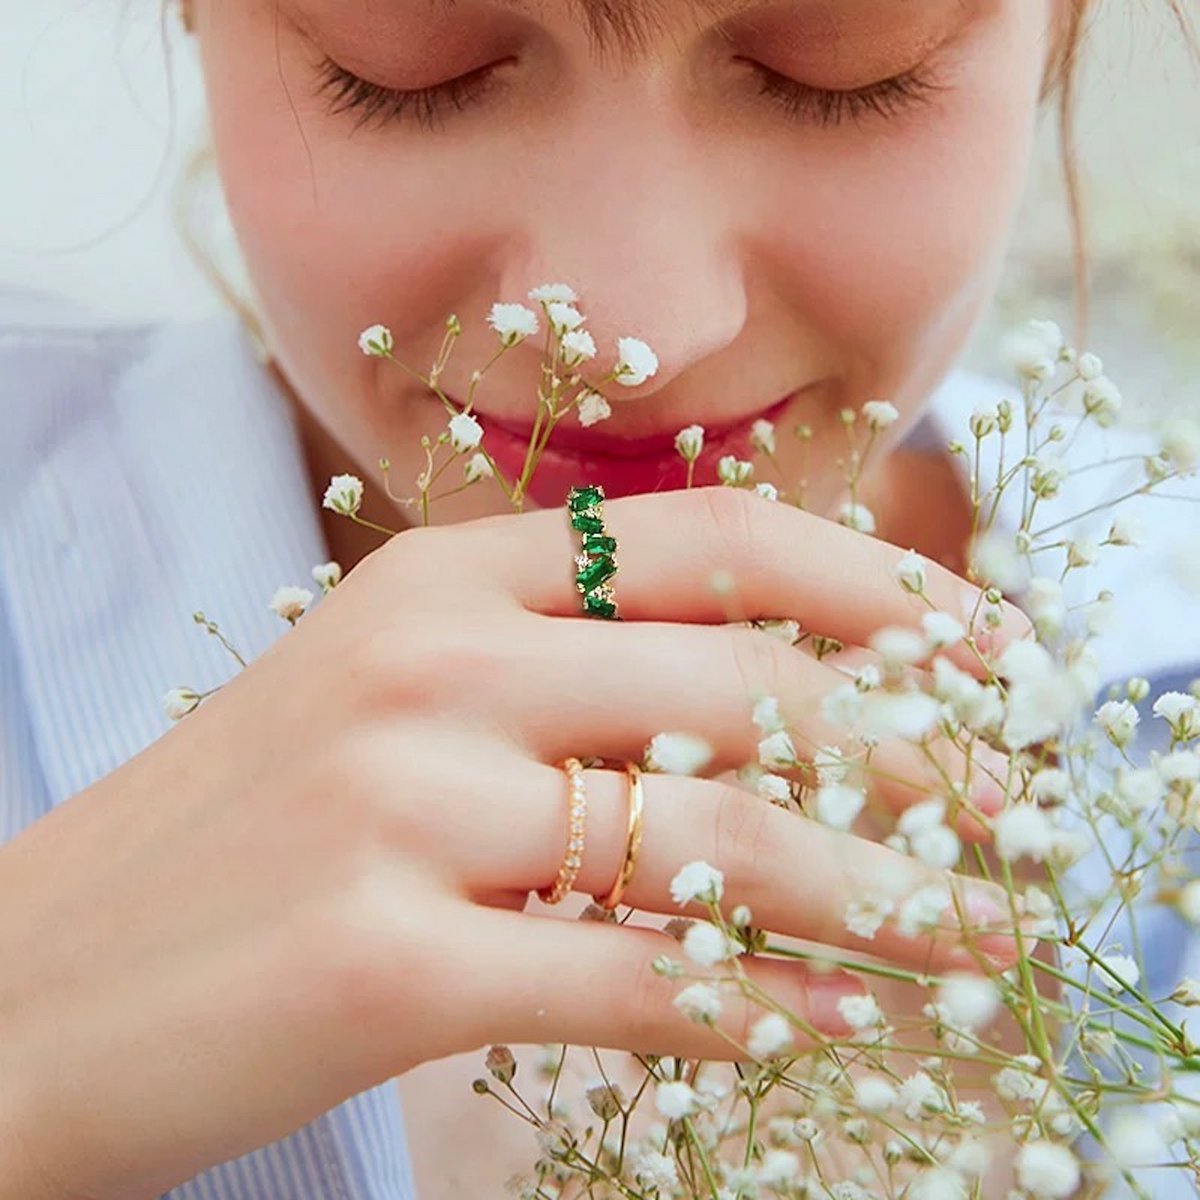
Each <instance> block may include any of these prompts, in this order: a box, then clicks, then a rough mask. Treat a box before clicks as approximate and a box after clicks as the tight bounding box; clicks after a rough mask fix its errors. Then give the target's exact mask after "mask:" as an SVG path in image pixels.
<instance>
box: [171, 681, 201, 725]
mask: <svg viewBox="0 0 1200 1200" xmlns="http://www.w3.org/2000/svg"><path fill="white" fill-rule="evenodd" d="M162 703H163V710H164V711H165V712H166V714H167V716H168V717H170V718H171V720H172V721H181V720H183V718H184V717H186V716H187V715H188V713H190V712H191V711H192V710H193V709H194V708H195V707H196V705H198V704H199V703H200V695H199V693H198V692H194V691H192V689H191V688H172V689H171V690H170V691H169V692H167V694H166V695H165V696H164V697H163V700H162ZM189 728H190V726H189Z"/></svg>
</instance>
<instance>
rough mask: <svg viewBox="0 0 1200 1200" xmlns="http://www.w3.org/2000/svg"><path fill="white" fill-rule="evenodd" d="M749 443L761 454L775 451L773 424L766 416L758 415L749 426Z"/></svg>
mask: <svg viewBox="0 0 1200 1200" xmlns="http://www.w3.org/2000/svg"><path fill="white" fill-rule="evenodd" d="M750 445H752V446H753V447H754V448H755V450H758V451H760V452H761V453H763V454H774V453H775V424H774V422H773V421H768V420H767V418H766V417H759V418H758V420H757V421H755V422H754V424H753V425H751V426H750Z"/></svg>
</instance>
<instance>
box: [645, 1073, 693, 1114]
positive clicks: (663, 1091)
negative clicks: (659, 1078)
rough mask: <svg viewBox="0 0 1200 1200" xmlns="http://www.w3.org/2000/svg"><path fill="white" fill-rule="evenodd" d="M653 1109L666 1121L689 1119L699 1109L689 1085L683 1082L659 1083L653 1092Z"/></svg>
mask: <svg viewBox="0 0 1200 1200" xmlns="http://www.w3.org/2000/svg"><path fill="white" fill-rule="evenodd" d="M654 1107H655V1108H656V1109H658V1113H659V1116H662V1117H666V1119H667V1120H668V1121H678V1120H681V1119H682V1118H683V1117H690V1116H691V1115H692V1113H694V1112H696V1110H697V1109H698V1108H699V1107H700V1104H699V1102H698V1100H697V1097H696V1093H695V1092H694V1091H692V1088H691V1085H690V1084H687V1083H684V1082H683V1080H671V1081H669V1082H666V1083H660V1084H659V1085H658V1087H657V1088H656V1089H655V1092H654Z"/></svg>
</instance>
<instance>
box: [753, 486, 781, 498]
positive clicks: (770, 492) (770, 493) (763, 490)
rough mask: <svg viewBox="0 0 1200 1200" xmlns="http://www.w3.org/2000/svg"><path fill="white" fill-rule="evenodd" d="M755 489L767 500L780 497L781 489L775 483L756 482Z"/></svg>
mask: <svg viewBox="0 0 1200 1200" xmlns="http://www.w3.org/2000/svg"><path fill="white" fill-rule="evenodd" d="M754 490H755V491H756V492H757V493H758V494H759V495H760V496H762V497H763V499H765V500H778V499H779V489H778V488H777V487H776V486H775V485H774V484H773V483H766V482H763V483H756V484H755V485H754Z"/></svg>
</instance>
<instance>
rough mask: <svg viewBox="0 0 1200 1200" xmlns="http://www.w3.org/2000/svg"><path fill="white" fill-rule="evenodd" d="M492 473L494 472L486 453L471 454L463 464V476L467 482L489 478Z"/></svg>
mask: <svg viewBox="0 0 1200 1200" xmlns="http://www.w3.org/2000/svg"><path fill="white" fill-rule="evenodd" d="M493 475H495V472H494V471H493V470H492V464H491V463H490V462H488V459H487V455H486V454H482V453H479V454H472V455H471V457H470V458H468V459H467V461H466V462H465V463H464V464H463V478H464V479H465V480H466V481H467V482H468V483H474V482H475V481H476V480H477V479H491V478H492V476H493Z"/></svg>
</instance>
